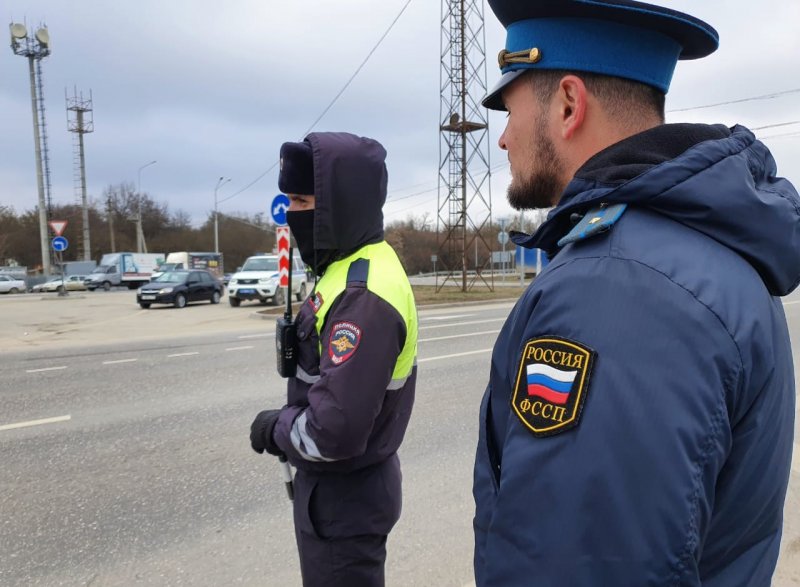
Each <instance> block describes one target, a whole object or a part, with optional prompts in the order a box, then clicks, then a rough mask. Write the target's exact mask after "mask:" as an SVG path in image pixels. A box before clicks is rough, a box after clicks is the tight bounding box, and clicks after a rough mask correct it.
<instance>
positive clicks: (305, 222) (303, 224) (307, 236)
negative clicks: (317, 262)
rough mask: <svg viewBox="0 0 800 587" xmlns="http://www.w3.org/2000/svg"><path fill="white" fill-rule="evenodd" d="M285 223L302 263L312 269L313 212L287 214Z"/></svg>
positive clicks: (304, 211)
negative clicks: (295, 243) (292, 236)
mask: <svg viewBox="0 0 800 587" xmlns="http://www.w3.org/2000/svg"><path fill="white" fill-rule="evenodd" d="M286 223H287V224H288V225H289V230H291V231H292V234H293V235H294V240H295V241H297V248H298V249H299V250H300V258H301V259H302V260H303V263H305V264H306V265H309V266H310V267H312V268H313V269H315V270H316V268H314V210H302V211H300V212H294V211H292V212H287V213H286Z"/></svg>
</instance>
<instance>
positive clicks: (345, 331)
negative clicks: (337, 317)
mask: <svg viewBox="0 0 800 587" xmlns="http://www.w3.org/2000/svg"><path fill="white" fill-rule="evenodd" d="M360 342H361V329H360V328H359V327H358V326H356V325H355V324H353V323H352V322H337V323H336V324H334V325H333V328H331V335H330V339H329V340H328V355H329V356H330V358H331V361H333V364H334V365H341V364H342V363H344V362H345V361H346V360H347V359H349V358H350V357H352V356H353V353H355V352H356V349H357V348H358V343H360Z"/></svg>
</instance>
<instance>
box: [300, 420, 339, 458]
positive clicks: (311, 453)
mask: <svg viewBox="0 0 800 587" xmlns="http://www.w3.org/2000/svg"><path fill="white" fill-rule="evenodd" d="M307 420H308V418H307V417H306V413H305V412H303V413H302V414H300V416H299V417H298V418H297V419H296V420H295V421H294V424H292V431H291V433H290V434H289V438H290V439H291V441H292V446H294V448H295V450H296V451H297V452H299V453H300V456H301V457H303V458H304V459H305V460H307V461H317V462H320V461H324V462H331V461H335V460H336V459H326V458H325V457H323V456H322V455H321V454H320V452H319V449H318V448H317V443H316V442H314V441H313V440H312V439H311V437H310V436H309V435H308V433H307V432H306V421H307Z"/></svg>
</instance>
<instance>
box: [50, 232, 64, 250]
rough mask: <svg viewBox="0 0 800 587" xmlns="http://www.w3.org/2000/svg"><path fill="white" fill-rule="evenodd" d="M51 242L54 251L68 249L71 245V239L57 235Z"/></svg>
mask: <svg viewBox="0 0 800 587" xmlns="http://www.w3.org/2000/svg"><path fill="white" fill-rule="evenodd" d="M50 244H52V245H53V250H54V251H56V252H57V253H60V252H61V251H66V250H67V247H68V246H69V241H68V240H67V239H66V237H63V236H57V237H55V238H54V239H53V240H52V241H51V243H50Z"/></svg>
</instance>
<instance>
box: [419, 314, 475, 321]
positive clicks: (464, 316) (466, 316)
mask: <svg viewBox="0 0 800 587" xmlns="http://www.w3.org/2000/svg"><path fill="white" fill-rule="evenodd" d="M474 315H475V314H452V315H450V314H448V315H447V316H429V317H427V318H425V321H426V322H427V321H428V320H455V319H456V318H469V317H470V316H474Z"/></svg>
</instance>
